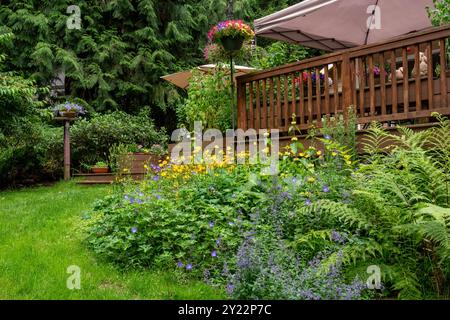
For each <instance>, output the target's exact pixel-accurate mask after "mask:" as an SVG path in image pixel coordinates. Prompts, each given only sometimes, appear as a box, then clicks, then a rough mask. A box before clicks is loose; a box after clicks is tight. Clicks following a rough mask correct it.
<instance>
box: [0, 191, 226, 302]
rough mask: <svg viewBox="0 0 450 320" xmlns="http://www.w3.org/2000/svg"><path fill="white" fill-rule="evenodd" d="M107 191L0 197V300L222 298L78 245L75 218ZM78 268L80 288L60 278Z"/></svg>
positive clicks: (201, 287) (19, 193)
mask: <svg viewBox="0 0 450 320" xmlns="http://www.w3.org/2000/svg"><path fill="white" fill-rule="evenodd" d="M110 190H111V187H110V186H79V185H76V184H74V183H58V184H56V185H54V186H52V187H38V188H31V189H23V190H19V191H5V192H0V299H222V298H225V296H224V293H223V292H222V291H217V290H215V289H213V288H211V287H209V286H207V285H206V284H204V283H202V282H196V281H188V280H183V279H182V277H180V276H177V275H176V274H175V273H172V272H169V271H167V272H157V271H137V270H120V269H117V268H115V267H113V266H112V265H110V264H108V263H106V262H102V261H99V260H98V259H96V257H95V255H94V254H93V253H92V252H91V251H90V250H89V249H88V248H87V247H86V245H85V243H83V240H82V239H83V235H82V233H81V232H80V228H79V226H80V223H81V217H82V215H83V213H84V212H86V210H89V209H90V208H91V206H92V203H93V202H94V201H95V200H96V199H98V198H100V197H103V196H104V195H106V194H108V193H109V192H110ZM71 265H77V266H79V267H80V268H81V289H80V290H69V289H67V286H66V281H67V278H68V277H69V276H70V274H68V273H66V272H67V268H68V267H69V266H71Z"/></svg>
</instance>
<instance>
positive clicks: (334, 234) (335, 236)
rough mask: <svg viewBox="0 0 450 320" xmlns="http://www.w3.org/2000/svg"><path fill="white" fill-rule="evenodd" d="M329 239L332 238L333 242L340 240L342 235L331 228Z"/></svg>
mask: <svg viewBox="0 0 450 320" xmlns="http://www.w3.org/2000/svg"><path fill="white" fill-rule="evenodd" d="M331 240H333V241H334V242H341V240H342V237H341V234H340V233H339V232H337V231H335V230H333V231H332V232H331Z"/></svg>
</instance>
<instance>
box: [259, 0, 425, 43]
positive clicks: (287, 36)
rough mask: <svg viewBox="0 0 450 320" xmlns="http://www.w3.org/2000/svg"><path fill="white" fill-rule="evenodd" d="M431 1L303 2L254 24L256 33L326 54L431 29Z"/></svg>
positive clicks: (359, 0) (355, 0)
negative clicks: (319, 50) (320, 50)
mask: <svg viewBox="0 0 450 320" xmlns="http://www.w3.org/2000/svg"><path fill="white" fill-rule="evenodd" d="M427 7H430V8H434V5H433V0H305V1H303V2H301V3H299V4H296V5H293V6H291V7H289V8H286V9H284V10H281V11H279V12H276V13H274V14H271V15H269V16H266V17H264V18H261V19H258V20H256V21H255V30H256V34H257V35H260V36H263V37H268V38H272V39H276V40H283V41H289V42H293V43H298V44H301V45H303V46H305V47H311V48H317V49H323V50H327V51H336V50H342V49H346V48H350V47H355V46H360V45H365V44H371V43H376V42H380V41H384V40H387V39H390V38H393V37H396V36H399V35H403V34H407V33H410V32H414V31H419V30H422V29H425V28H428V27H431V22H430V19H429V17H428V13H427V10H426V8H427Z"/></svg>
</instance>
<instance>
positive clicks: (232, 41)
mask: <svg viewBox="0 0 450 320" xmlns="http://www.w3.org/2000/svg"><path fill="white" fill-rule="evenodd" d="M244 40H245V38H244V37H241V36H236V37H231V36H226V37H223V38H221V39H220V43H221V44H222V46H223V48H224V49H225V51H227V52H236V51H239V50H241V49H242V45H243V44H244Z"/></svg>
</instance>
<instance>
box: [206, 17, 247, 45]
mask: <svg viewBox="0 0 450 320" xmlns="http://www.w3.org/2000/svg"><path fill="white" fill-rule="evenodd" d="M254 36H255V33H254V32H253V30H252V28H250V26H249V25H247V24H245V23H244V22H242V20H227V21H222V22H219V23H218V24H217V25H216V26H214V27H212V28H211V30H210V31H209V33H208V39H209V41H210V42H211V43H217V44H219V45H221V46H222V47H223V49H224V50H225V51H227V52H236V51H239V50H241V48H242V45H243V44H244V41H246V40H250V39H252V38H253V37H254Z"/></svg>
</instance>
